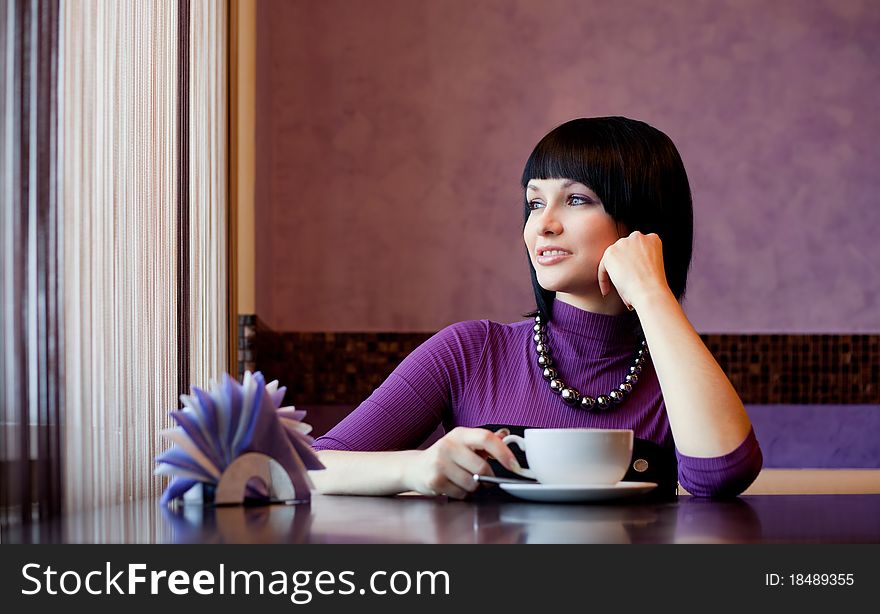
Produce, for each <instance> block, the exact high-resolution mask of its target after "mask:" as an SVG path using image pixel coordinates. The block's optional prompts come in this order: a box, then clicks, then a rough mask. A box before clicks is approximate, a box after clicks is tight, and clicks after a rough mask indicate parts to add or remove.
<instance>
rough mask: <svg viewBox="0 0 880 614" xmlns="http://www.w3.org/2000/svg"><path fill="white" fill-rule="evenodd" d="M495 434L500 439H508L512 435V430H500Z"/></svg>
mask: <svg viewBox="0 0 880 614" xmlns="http://www.w3.org/2000/svg"><path fill="white" fill-rule="evenodd" d="M495 434H496V435H498V436H499V437H507V436H508V435H510V430H509V429H498V430H497V431H495Z"/></svg>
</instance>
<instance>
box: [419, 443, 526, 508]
mask: <svg viewBox="0 0 880 614" xmlns="http://www.w3.org/2000/svg"><path fill="white" fill-rule="evenodd" d="M502 430H506V429H502ZM501 434H502V435H504V434H506V433H501ZM489 456H491V457H493V458H495V459H497V460H498V461H499V462H500V463H501V464H502V465H504V466H505V467H506V468H508V469H510V470H511V471H514V472H516V471H519V470H520V466H519V463H518V462H517V460H516V457H515V456H514V455H513V452H511V451H510V448H508V447H507V446H506V445H504V443H503V442H502V440H501V437H500V436H499V434H496V433H493V432H491V431H487V430H486V429H478V428H467V427H461V426H460V427H456V428H455V429H453V430H451V431H450V432H449V433H447V434H446V435H444V436H443V437H442V438H440V439H438V440H437V441H436V442H435V443H434V445H432V446H431V447H430V448H428V449H427V450H422V451H421V453H420V454H419V455H418V457H417V460H416V461H415V462H413V463H410V464H409V465H407V467H406V468H405V469H404V481H405V483H406V485H407V488H409V490H414V491H416V492H419V493H421V494H423V495H441V494H442V495H447V496H449V497H452V498H453V499H464V498H465V497H466V496H467V495H468V494H469V493H471V492H473V491H474V490H476V489H477V488H478V487H479V484H478V483H477V482H475V481H474V477H473V476H474V474H480V475H493V474H492V469H491V468H490V467H489V463H488V462H486V458H487V457H489Z"/></svg>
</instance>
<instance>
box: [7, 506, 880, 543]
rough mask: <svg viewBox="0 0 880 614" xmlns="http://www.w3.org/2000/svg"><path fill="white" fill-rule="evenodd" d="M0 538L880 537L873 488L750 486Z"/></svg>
mask: <svg viewBox="0 0 880 614" xmlns="http://www.w3.org/2000/svg"><path fill="white" fill-rule="evenodd" d="M0 541H2V542H4V543H21V542H25V543H27V542H35V543H39V542H43V543H51V542H66V543H181V544H185V543H200V544H201V543H217V544H227V543H228V544H241V543H249V544H253V543H261V544H278V543H290V544H302V543H312V544H323V543H327V544H332V543H354V544H357V543H379V544H383V543H387V544H401V543H402V544H421V543H425V544H442V543H446V544H448V543H452V544H557V543H564V544H639V543H682V544H687V543H757V542H761V543H778V542H801V543H803V542H809V543H821V542H825V543H880V496H878V495H818V496H817V495H803V496H782V495H777V496H773V495H771V496H751V497H740V498H736V499H730V500H724V501H719V500H710V499H699V498H694V497H687V496H682V497H679V498H678V499H677V500H672V501H663V502H658V501H642V502H621V501H618V502H605V503H591V504H572V503H538V502H531V501H522V500H519V499H512V498H495V499H489V500H479V501H477V500H474V501H454V500H449V499H447V498H445V497H422V496H410V495H404V496H397V497H347V496H328V495H315V496H314V497H312V501H311V503H310V504H298V505H270V506H254V507H251V506H220V507H213V506H205V507H202V506H201V505H177V506H174V507H163V506H161V505H159V504H158V503H157V502H156V501H150V500H144V501H133V502H130V503H127V504H119V505H115V506H108V507H102V508H97V509H92V510H82V511H79V512H76V513H69V514H66V515H64V516H61V517H59V518H56V519H54V520H52V521H51V522H46V523H42V524H38V525H21V524H19V525H13V526H10V525H8V524H7V525H5V526H0Z"/></svg>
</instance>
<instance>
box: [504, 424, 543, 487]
mask: <svg viewBox="0 0 880 614" xmlns="http://www.w3.org/2000/svg"><path fill="white" fill-rule="evenodd" d="M501 441H502V442H503V443H504V445H506V446H508V447H509V446H510V444H512V443H514V444H516V446H517V447H518V448H519V449H520V450H522V451H523V452H525V451H526V440H525V439H523V438H522V437H520V436H519V435H508V436H507V437H505V438H504V439H502V440H501ZM514 473H515V474H517V475H521V476H522V477H524V478H529V479H530V480H537V479H538V476H536V475H535V472H534V471H532V470H531V469H523V468H522V467H520V469H519V471H514Z"/></svg>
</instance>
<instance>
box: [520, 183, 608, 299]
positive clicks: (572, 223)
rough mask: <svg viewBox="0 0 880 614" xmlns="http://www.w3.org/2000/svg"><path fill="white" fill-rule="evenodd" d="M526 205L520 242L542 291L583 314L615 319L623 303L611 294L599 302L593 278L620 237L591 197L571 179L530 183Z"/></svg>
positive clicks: (597, 201)
mask: <svg viewBox="0 0 880 614" xmlns="http://www.w3.org/2000/svg"><path fill="white" fill-rule="evenodd" d="M526 200H527V201H528V203H529V209H530V213H529V218H528V221H527V222H526V226H525V229H524V230H523V239H524V240H525V242H526V247H527V248H528V250H529V257H530V258H531V259H532V266H534V267H535V272H536V273H537V277H538V283H539V284H541V287H542V288H544V289H545V290H550V291H555V292H556V293H557V297H558V298H559V299H561V300H563V301H565V302H567V303H570V304H573V305H576V306H579V307H582V308H584V309H588V310H590V311H594V312H598V313H619V312H620V307H621V306H622V305H623V303H622V301H620V298H619V297H618V296H617V293H616V291H612V293H611V294H609V295H608V296H607V297H604V298H603V297H602V293H601V291H600V290H599V279H598V272H599V261H600V260H602V256H603V255H604V253H605V250H606V249H607V248H608V247H609V246H611V245H612V244H614V243H615V242H616V241H617V240H618V239H619V238H620V235H619V234H618V225H617V223H616V222H615V221H614V220H613V219H612V218H611V216H610V215H608V213H607V212H606V211H605V208H604V207H603V206H602V202H601V201H600V200H599V197H598V196H596V193H595V192H593V191H592V190H590V189H589V188H588V187H587V186H585V185H584V184H582V183H578V182H576V181H573V180H571V179H532V180H531V181H529V183H528V186H527V187H526ZM614 299H616V301H615V300H614Z"/></svg>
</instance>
